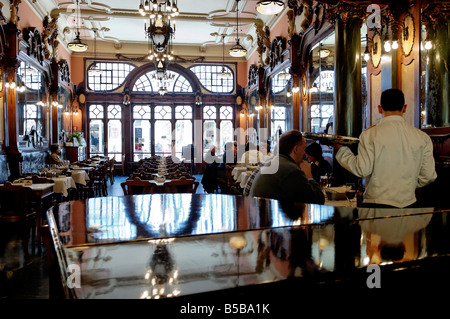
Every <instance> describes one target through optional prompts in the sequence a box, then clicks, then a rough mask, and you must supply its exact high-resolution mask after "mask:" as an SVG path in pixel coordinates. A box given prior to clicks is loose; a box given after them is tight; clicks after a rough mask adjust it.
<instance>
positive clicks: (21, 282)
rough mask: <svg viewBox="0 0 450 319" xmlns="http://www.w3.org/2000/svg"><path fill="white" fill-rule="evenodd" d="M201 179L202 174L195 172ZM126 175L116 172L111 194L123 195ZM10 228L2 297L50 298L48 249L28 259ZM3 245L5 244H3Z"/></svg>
mask: <svg viewBox="0 0 450 319" xmlns="http://www.w3.org/2000/svg"><path fill="white" fill-rule="evenodd" d="M195 177H196V179H197V180H198V181H199V182H200V181H201V177H202V176H201V175H195ZM125 179H126V177H125V176H116V178H115V182H114V184H113V185H109V183H108V185H109V187H108V195H109V196H123V191H122V188H121V186H120V183H121V182H123V181H124V180H125ZM196 193H197V194H203V193H204V190H203V187H202V185H201V183H200V185H199V187H198V189H197V192H196ZM7 232H8V229H0V234H1V236H0V237H1V238H0V240H3V238H6V240H4V241H3V242H1V243H0V244H1V247H5V249H4V251H1V250H0V299H48V296H49V286H48V272H47V259H46V258H47V256H46V254H45V250H44V251H43V253H42V255H41V256H34V257H31V258H30V260H29V261H28V262H27V263H24V258H23V253H22V249H21V242H20V240H17V239H16V238H15V237H14V236H13V235H8V233H7ZM0 249H1V248H0Z"/></svg>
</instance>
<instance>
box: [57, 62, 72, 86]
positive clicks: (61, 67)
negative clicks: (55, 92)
mask: <svg viewBox="0 0 450 319" xmlns="http://www.w3.org/2000/svg"><path fill="white" fill-rule="evenodd" d="M58 71H59V79H60V80H61V81H62V82H66V83H70V69H69V63H67V60H64V59H62V60H60V61H59V62H58Z"/></svg>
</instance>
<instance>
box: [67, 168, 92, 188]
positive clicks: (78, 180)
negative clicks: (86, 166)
mask: <svg viewBox="0 0 450 319" xmlns="http://www.w3.org/2000/svg"><path fill="white" fill-rule="evenodd" d="M71 173H72V178H73V180H74V182H75V184H80V185H86V181H88V180H89V175H88V174H87V172H86V171H85V170H83V169H73V170H71Z"/></svg>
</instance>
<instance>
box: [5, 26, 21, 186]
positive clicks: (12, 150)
mask: <svg viewBox="0 0 450 319" xmlns="http://www.w3.org/2000/svg"><path fill="white" fill-rule="evenodd" d="M4 28H5V34H6V38H7V42H8V46H7V47H6V52H5V53H6V54H5V55H6V58H5V61H6V83H12V82H14V83H17V68H18V66H19V61H18V60H17V56H18V52H19V40H18V35H19V29H18V28H17V26H16V25H15V24H14V23H12V22H10V23H8V24H7V25H6V26H5V27H4ZM6 83H5V84H6ZM5 90H6V96H5V97H6V107H5V128H6V129H5V151H6V154H7V157H8V163H9V172H10V176H9V180H15V179H17V178H18V177H20V175H21V172H20V163H21V162H22V160H23V159H22V155H21V153H20V151H19V149H18V148H17V136H18V132H17V92H16V88H6V87H5Z"/></svg>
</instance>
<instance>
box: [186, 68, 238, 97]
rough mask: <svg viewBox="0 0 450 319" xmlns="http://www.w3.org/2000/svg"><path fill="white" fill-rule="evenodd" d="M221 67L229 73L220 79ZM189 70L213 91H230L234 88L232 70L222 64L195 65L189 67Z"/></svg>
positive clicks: (207, 88) (204, 85)
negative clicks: (226, 76)
mask: <svg viewBox="0 0 450 319" xmlns="http://www.w3.org/2000/svg"><path fill="white" fill-rule="evenodd" d="M222 69H225V71H226V72H227V73H229V75H230V76H229V77H228V78H226V79H221V78H220V75H221V73H222ZM189 70H191V71H192V72H193V73H194V74H195V75H196V76H197V77H198V79H199V81H200V83H201V84H202V86H203V87H204V88H205V89H206V90H208V91H210V92H215V93H232V92H233V89H234V84H233V83H234V75H233V72H232V70H231V69H230V68H229V67H227V66H224V65H196V66H193V67H190V68H189Z"/></svg>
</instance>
